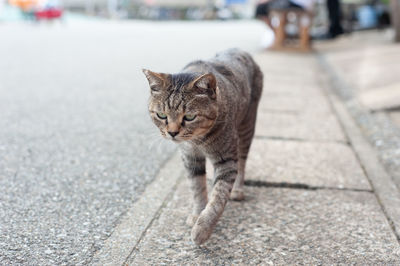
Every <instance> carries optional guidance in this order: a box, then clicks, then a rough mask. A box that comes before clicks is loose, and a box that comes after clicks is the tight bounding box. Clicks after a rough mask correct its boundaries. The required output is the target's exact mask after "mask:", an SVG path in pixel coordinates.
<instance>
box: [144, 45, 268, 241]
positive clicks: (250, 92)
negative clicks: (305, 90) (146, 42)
mask: <svg viewBox="0 0 400 266" xmlns="http://www.w3.org/2000/svg"><path fill="white" fill-rule="evenodd" d="M143 72H144V74H145V75H146V77H147V79H148V82H149V85H150V89H151V96H150V100H149V112H150V115H151V118H152V120H153V122H154V124H155V125H156V126H157V127H158V128H159V130H160V131H161V135H162V136H164V137H165V138H167V139H170V140H172V141H174V142H176V143H179V146H180V150H181V154H182V159H183V162H184V166H185V168H186V171H187V174H188V176H189V181H190V188H191V190H192V192H193V201H194V206H193V212H192V214H191V215H190V216H189V217H188V219H187V223H188V224H189V225H190V226H193V228H192V232H191V236H192V240H193V241H194V243H195V244H197V245H201V244H202V243H204V242H205V241H206V240H207V239H208V238H209V237H210V235H211V233H212V231H213V229H214V227H215V224H216V223H217V221H218V219H219V217H220V216H221V214H222V212H223V210H224V207H225V204H226V203H227V201H228V199H229V197H230V198H231V199H233V200H242V199H243V198H244V194H243V184H244V171H245V164H246V158H247V154H248V152H249V149H250V145H251V141H252V138H253V135H254V129H255V124H256V115H257V106H258V102H259V99H260V96H261V91H262V86H263V74H262V72H261V71H260V68H259V66H258V65H257V64H256V63H255V62H254V60H253V59H252V58H251V56H250V55H249V54H248V53H246V52H243V51H241V50H238V49H230V50H227V51H225V52H222V53H219V54H217V55H216V56H215V57H214V58H212V59H210V60H208V61H194V62H192V63H189V64H188V65H187V66H186V67H184V68H183V70H182V71H181V72H180V73H177V74H164V73H156V72H152V71H150V70H145V69H144V70H143ZM206 157H207V158H208V159H209V160H210V161H211V163H212V164H213V166H214V186H213V190H212V193H211V195H210V199H209V200H208V199H207V198H208V197H207V196H208V195H207V184H206V175H205V174H206Z"/></svg>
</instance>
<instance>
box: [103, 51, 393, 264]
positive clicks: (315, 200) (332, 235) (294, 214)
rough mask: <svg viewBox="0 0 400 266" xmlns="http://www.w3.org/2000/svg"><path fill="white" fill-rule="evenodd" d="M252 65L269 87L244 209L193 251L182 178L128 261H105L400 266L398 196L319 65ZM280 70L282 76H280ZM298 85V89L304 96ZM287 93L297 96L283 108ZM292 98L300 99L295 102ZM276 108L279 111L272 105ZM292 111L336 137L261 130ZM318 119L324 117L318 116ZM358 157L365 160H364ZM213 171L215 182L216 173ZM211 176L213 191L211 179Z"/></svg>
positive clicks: (236, 208)
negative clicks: (267, 116) (269, 117)
mask: <svg viewBox="0 0 400 266" xmlns="http://www.w3.org/2000/svg"><path fill="white" fill-rule="evenodd" d="M256 59H257V61H258V62H259V63H260V65H261V67H262V68H263V69H264V74H265V76H266V80H267V82H266V83H265V88H264V89H265V91H264V94H263V99H262V100H261V104H260V109H259V113H260V116H259V117H258V121H257V127H258V131H257V136H256V138H255V140H254V143H253V145H252V148H251V151H250V156H249V159H248V160H249V161H248V167H247V170H246V175H247V177H246V180H247V181H246V183H245V184H246V187H245V195H246V196H245V197H246V198H245V200H244V201H243V202H234V201H230V202H228V204H227V206H226V210H225V212H224V214H223V215H222V217H221V220H220V221H219V223H218V224H217V226H216V228H215V231H214V233H213V235H212V236H211V238H210V239H209V240H208V242H206V243H205V244H204V245H202V246H200V247H197V246H195V245H194V244H193V243H192V241H191V239H190V228H189V227H188V226H187V225H186V224H185V220H186V217H187V215H188V214H189V213H190V207H191V206H190V204H188V203H189V202H190V201H191V194H190V190H189V188H188V184H187V182H186V180H185V178H184V177H183V176H182V177H181V180H182V181H181V182H179V183H178V185H177V188H176V189H175V188H174V189H171V190H170V191H171V192H169V193H170V194H169V195H170V196H168V197H165V201H164V202H163V204H161V205H160V211H159V213H158V214H157V215H155V216H154V219H153V220H152V221H151V222H150V223H149V225H148V229H147V230H144V232H143V236H142V238H141V239H140V240H139V241H135V242H134V243H132V244H130V245H129V247H126V246H120V248H123V249H127V250H130V251H131V252H130V255H129V257H128V258H125V257H123V258H120V259H119V260H115V261H109V263H110V264H122V263H124V264H127V265H158V264H161V265H164V264H168V265H169V264H195V265H197V264H201V265H203V264H204V265H225V264H226V265H244V264H248V265H258V264H260V265H274V264H276V265H294V264H295V265H323V264H329V265H330V264H335V265H336V264H341V265H397V264H399V263H400V245H399V239H398V235H396V228H395V226H397V225H398V221H399V219H398V218H399V217H398V216H397V211H396V210H398V204H397V203H398V202H399V200H400V196H399V192H398V190H397V189H396V186H395V185H394V183H393V182H392V181H391V180H390V178H389V176H386V175H385V176H384V174H385V171H384V169H383V168H380V166H379V165H380V164H379V162H378V160H377V159H376V157H375V155H374V153H373V152H372V149H371V150H369V149H368V147H369V146H368V144H365V143H367V142H365V143H364V142H362V141H360V137H361V138H362V135H361V133H358V132H355V131H354V128H352V127H354V126H355V124H354V122H351V118H350V116H349V115H348V114H347V113H345V114H343V112H347V111H345V109H340V110H339V109H338V108H339V107H338V103H337V102H333V100H332V99H333V98H332V97H331V96H330V93H331V92H328V90H329V88H328V87H327V84H326V80H325V78H321V74H322V73H321V71H317V70H320V63H319V62H318V60H317V57H315V56H314V55H312V54H309V55H296V54H272V53H264V54H262V55H257V57H256ZM282 62H285V64H286V68H279V65H280V63H282ZM273 66H278V67H277V68H276V69H275V70H274V72H273V75H274V77H273V78H269V76H268V74H269V72H268V71H267V70H266V69H269V68H273ZM300 66H302V67H303V66H306V68H305V69H307V71H306V73H307V74H306V75H304V76H302V75H296V74H294V75H293V76H292V77H291V82H287V81H285V79H288V78H287V73H288V72H289V73H291V70H294V72H296V71H298V69H299V68H300ZM279 69H280V70H279ZM293 84H300V85H299V87H301V89H299V88H298V87H297V86H293ZM300 90H301V91H302V92H301V93H300ZM285 94H287V95H291V96H290V97H288V98H286V99H283V98H282V97H284V95H285ZM296 94H301V97H300V98H297V97H295V96H293V95H296ZM307 96H309V97H310V98H311V97H315V99H316V100H318V102H315V103H314V102H313V103H309V104H304V100H303V99H307ZM327 96H329V97H327ZM292 98H293V99H292ZM274 99H277V101H278V102H279V103H282V104H276V105H274V104H273V103H274ZM335 99H336V98H335ZM319 100H321V101H319ZM285 102H286V103H285ZM268 103H272V104H271V106H268ZM291 103H293V104H291ZM341 106H342V105H341ZM268 107H270V108H268ZM290 108H292V109H290ZM289 109H290V110H294V111H295V112H299V113H303V115H304V117H305V119H307V120H310V121H312V123H313V124H315V125H317V126H318V125H320V124H321V125H322V124H324V123H325V119H326V117H332V119H334V120H333V121H335V122H334V123H332V124H330V125H329V126H330V127H331V128H332V130H333V131H335V132H338V134H330V135H325V136H324V138H323V139H321V138H315V135H314V136H307V135H304V137H298V136H297V137H296V136H293V135H290V134H291V133H292V132H293V131H294V130H293V129H292V128H289V127H282V128H280V129H279V131H277V132H276V133H274V134H270V132H268V131H262V130H259V129H260V128H263V127H268V125H269V123H270V121H269V120H267V119H263V114H268V113H273V114H279V113H283V112H287V111H288V110H289ZM343 110H344V111H343ZM314 112H322V113H325V114H326V115H320V116H315V115H314ZM343 119H345V121H344V120H343ZM349 119H350V120H349ZM349 121H350V122H349ZM293 127H294V128H296V127H298V128H306V129H307V128H308V127H310V124H303V123H300V122H299V123H297V124H295V125H293ZM349 127H350V128H349ZM354 134H356V136H353V135H354ZM346 135H347V136H350V137H349V138H347V137H346ZM338 136H340V138H338ZM363 145H364V146H363ZM355 150H357V151H361V152H367V153H368V154H362V156H361V157H360V154H358V153H357V154H356V153H355ZM363 163H369V164H371V165H363ZM166 167H168V163H167V164H166ZM170 167H177V166H176V165H171V166H170ZM180 167H181V166H180ZM207 169H208V173H210V172H211V173H212V170H210V167H208V168H207ZM209 170H210V171H209ZM208 177H209V181H210V182H209V184H211V183H212V182H211V178H212V176H211V175H209V176H208ZM380 178H381V179H382V180H384V182H383V181H382V180H381V181H379V179H380ZM375 186H376V187H375ZM375 189H376V190H375ZM147 193H150V192H146V194H147ZM376 193H377V194H376ZM385 193H386V195H383V194H385ZM388 197H390V198H391V199H389V198H388ZM134 208H137V206H135V207H134ZM394 219H397V220H394ZM393 222H394V223H393ZM120 226H121V227H124V225H120ZM114 259H117V258H114Z"/></svg>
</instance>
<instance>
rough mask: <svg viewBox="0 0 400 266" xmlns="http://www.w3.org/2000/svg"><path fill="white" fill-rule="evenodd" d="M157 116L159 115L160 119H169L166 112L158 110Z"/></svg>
mask: <svg viewBox="0 0 400 266" xmlns="http://www.w3.org/2000/svg"><path fill="white" fill-rule="evenodd" d="M157 116H158V118H160V119H167V115H166V114H164V113H161V112H157Z"/></svg>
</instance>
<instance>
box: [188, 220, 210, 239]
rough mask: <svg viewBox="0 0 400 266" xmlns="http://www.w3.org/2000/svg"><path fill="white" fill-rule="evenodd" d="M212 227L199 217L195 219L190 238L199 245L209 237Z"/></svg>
mask: <svg viewBox="0 0 400 266" xmlns="http://www.w3.org/2000/svg"><path fill="white" fill-rule="evenodd" d="M212 230H213V228H212V227H211V226H209V225H207V224H204V223H201V221H199V219H198V220H197V222H196V224H195V225H194V226H193V228H192V235H191V236H192V240H193V242H194V243H195V244H196V245H198V246H200V245H201V244H203V243H204V242H206V241H207V239H209V238H210V236H211V233H212Z"/></svg>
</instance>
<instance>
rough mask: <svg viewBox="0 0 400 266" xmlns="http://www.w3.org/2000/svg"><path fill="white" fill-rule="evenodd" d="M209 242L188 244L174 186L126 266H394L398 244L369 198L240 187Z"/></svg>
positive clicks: (182, 193) (186, 195) (184, 201)
mask: <svg viewBox="0 0 400 266" xmlns="http://www.w3.org/2000/svg"><path fill="white" fill-rule="evenodd" d="M246 193H247V194H248V195H251V196H250V197H248V199H247V200H246V201H244V202H229V203H228V204H227V207H226V210H225V212H224V214H223V216H222V217H221V220H220V222H219V223H218V224H217V226H216V229H215V231H214V233H213V235H212V236H211V238H210V239H209V240H208V242H206V244H205V245H203V246H201V247H196V246H195V245H194V244H193V243H192V242H191V240H190V228H189V227H188V226H186V224H185V219H186V216H187V214H188V213H189V212H190V206H189V204H188V202H190V192H189V188H188V185H187V182H182V183H181V184H180V185H179V187H178V189H177V192H176V193H175V195H174V196H173V199H172V200H171V201H170V202H169V203H168V204H166V207H165V208H164V209H163V210H162V213H161V214H160V216H159V218H158V219H157V220H155V221H154V223H153V226H152V227H151V228H149V229H148V231H147V232H146V235H145V236H144V238H143V239H142V241H141V242H140V244H139V245H138V246H137V248H136V249H135V250H133V253H132V254H131V256H130V257H129V259H128V261H127V262H128V263H127V264H128V265H160V264H161V265H164V264H166V265H171V264H174V265H177V264H191V265H200V264H201V265H238V264H240V265H244V264H249V265H255V264H263V265H268V264H270V265H273V264H278V265H288V264H291V265H293V264H300V265H304V264H305V265H307V264H313V265H317V264H354V265H366V264H368V265H378V264H379V265H382V264H391V265H398V264H399V263H400V248H399V243H398V242H397V240H396V238H395V237H394V235H393V233H392V231H391V229H390V226H389V224H388V222H387V220H386V218H385V217H384V215H383V213H382V211H381V209H380V207H379V204H378V203H377V201H376V198H375V196H374V194H372V193H369V192H354V191H337V190H336V191H333V190H316V191H310V190H298V189H276V188H275V189H273V188H260V187H246Z"/></svg>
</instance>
